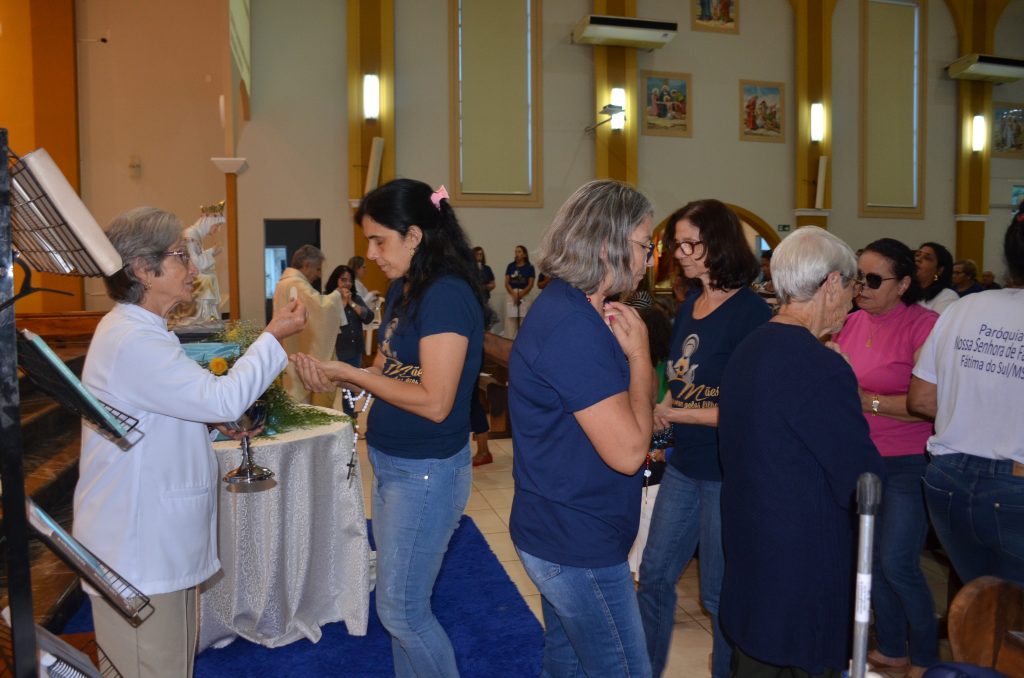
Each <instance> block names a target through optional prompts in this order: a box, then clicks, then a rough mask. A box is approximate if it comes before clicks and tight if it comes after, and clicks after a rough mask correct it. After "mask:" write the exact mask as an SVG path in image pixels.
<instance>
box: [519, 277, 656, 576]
mask: <svg viewBox="0 0 1024 678" xmlns="http://www.w3.org/2000/svg"><path fill="white" fill-rule="evenodd" d="M628 390H629V365H628V363H627V362H626V356H625V354H624V353H623V352H622V348H621V346H620V345H619V342H618V340H617V339H616V338H615V336H614V335H613V334H612V332H611V330H610V329H608V327H607V326H606V325H605V323H604V321H603V320H602V319H601V316H600V314H598V312H597V311H596V310H595V309H594V308H593V307H592V306H591V305H590V302H588V301H587V298H586V296H585V295H584V294H583V292H581V291H579V290H578V289H576V288H574V287H571V286H569V285H568V284H566V283H565V282H563V281H561V280H552V281H551V284H550V285H548V286H547V287H546V288H545V289H544V291H543V292H541V294H540V296H539V297H538V298H537V301H536V302H534V305H533V308H532V309H530V314H529V315H528V316H526V319H525V320H524V321H523V326H522V329H520V330H519V334H518V336H517V337H516V340H515V343H514V344H513V345H512V354H511V356H510V358H509V394H508V406H509V414H510V416H511V419H512V421H513V426H512V440H513V443H514V445H515V451H516V453H515V458H514V461H513V470H512V472H513V476H514V477H515V482H516V490H515V498H514V499H513V502H512V517H511V520H510V524H509V531H510V533H511V536H512V541H513V542H514V543H515V545H516V546H517V547H519V548H520V549H522V550H523V551H525V552H527V553H529V554H530V555H533V556H536V557H538V558H542V559H544V560H548V561H551V562H555V563H560V564H562V565H569V566H573V567H609V566H612V565H617V564H619V563H622V562H624V561H625V560H626V556H627V555H628V554H629V548H630V546H631V545H632V544H633V540H634V539H635V538H636V531H637V527H638V526H639V523H640V491H641V488H642V476H641V474H640V473H636V474H634V475H633V476H627V475H623V474H621V473H619V472H617V471H614V470H612V469H611V468H610V467H609V466H608V465H607V464H605V463H604V461H603V460H602V459H601V457H600V456H599V455H598V453H597V450H596V449H594V445H593V444H592V443H591V442H590V439H589V438H587V435H586V433H584V432H583V428H582V427H581V426H580V425H579V423H578V422H577V421H576V417H575V416H574V415H573V413H574V412H578V411H580V410H583V409H586V408H588V407H590V406H591V405H594V404H596V403H599V402H601V401H602V400H604V399H605V398H608V397H610V396H613V395H615V394H617V393H624V392H626V391H628Z"/></svg>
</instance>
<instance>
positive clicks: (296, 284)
mask: <svg viewBox="0 0 1024 678" xmlns="http://www.w3.org/2000/svg"><path fill="white" fill-rule="evenodd" d="M324 258H325V257H324V254H323V252H321V251H320V249H319V248H317V247H314V246H313V245H303V246H302V247H300V248H299V249H297V250H296V251H295V254H293V255H292V265H291V266H290V267H288V268H286V269H284V272H283V273H282V274H281V279H280V280H279V281H278V283H277V287H276V288H275V289H274V312H275V313H276V312H277V310H278V309H280V308H283V307H285V306H287V305H288V302H289V301H290V300H291V299H292V298H293V295H294V296H297V298H298V299H299V301H301V302H302V304H303V305H304V306H305V307H306V309H307V311H308V313H309V318H308V320H307V322H306V329H304V330H303V331H302V332H300V333H298V334H295V335H292V336H291V337H288V338H287V339H286V340H284V341H282V342H281V343H282V344H283V346H284V350H285V351H287V352H288V354H289V355H291V354H293V353H305V354H307V355H311V356H315V357H316V358H317V359H318V360H321V361H326V360H334V340H335V338H336V337H337V335H338V327H339V326H340V325H341V318H342V314H343V313H344V303H343V302H342V299H341V294H339V293H338V291H337V290H335V291H333V292H331V293H330V294H320V292H319V291H317V289H316V288H314V287H313V285H312V282H313V281H314V280H319V279H320V277H321V275H322V274H323V266H324ZM284 389H285V391H287V392H288V395H290V396H291V397H292V398H294V399H295V401H296V402H300V403H312V404H313V405H322V406H323V407H331V405H332V404H333V403H334V395H335V394H334V393H315V394H311V393H310V392H309V391H307V390H306V387H305V386H303V385H302V380H301V379H299V378H298V376H297V375H296V374H295V368H294V366H293V363H288V367H287V369H286V370H285V373H284ZM311 395H312V398H311Z"/></svg>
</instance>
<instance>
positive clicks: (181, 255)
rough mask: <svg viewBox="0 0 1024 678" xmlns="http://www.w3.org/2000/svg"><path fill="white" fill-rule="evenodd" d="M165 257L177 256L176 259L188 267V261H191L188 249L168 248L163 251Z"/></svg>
mask: <svg viewBox="0 0 1024 678" xmlns="http://www.w3.org/2000/svg"><path fill="white" fill-rule="evenodd" d="M164 256H165V257H178V261H180V262H181V264H182V266H185V267H186V268H188V265H189V263H190V262H191V261H192V260H191V259H190V258H189V256H188V250H168V251H166V252H164Z"/></svg>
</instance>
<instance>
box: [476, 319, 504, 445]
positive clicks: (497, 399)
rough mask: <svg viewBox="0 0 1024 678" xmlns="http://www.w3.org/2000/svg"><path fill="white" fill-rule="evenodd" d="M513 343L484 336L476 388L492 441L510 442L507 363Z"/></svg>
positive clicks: (488, 333)
mask: <svg viewBox="0 0 1024 678" xmlns="http://www.w3.org/2000/svg"><path fill="white" fill-rule="evenodd" d="M511 353H512V340H511V339H506V338H505V337H502V336H500V335H498V334H492V333H490V332H485V333H484V364H483V367H482V368H481V369H480V372H481V374H480V378H479V380H478V381H477V387H478V388H479V389H480V391H481V393H480V395H481V399H482V400H483V405H484V411H485V412H487V419H488V422H489V424H490V427H491V433H490V435H491V438H510V437H511V436H512V423H511V421H510V420H509V416H508V359H509V356H510V355H511Z"/></svg>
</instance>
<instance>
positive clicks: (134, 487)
mask: <svg viewBox="0 0 1024 678" xmlns="http://www.w3.org/2000/svg"><path fill="white" fill-rule="evenodd" d="M106 233H107V237H108V238H109V239H110V242H111V244H112V245H113V246H114V249H116V250H117V252H118V254H119V255H120V256H121V259H122V260H123V261H124V268H122V269H121V270H120V271H118V272H117V273H115V274H114V275H112V276H110V277H108V278H106V279H105V280H104V282H105V283H106V287H107V294H108V295H109V296H110V298H111V299H112V300H114V301H115V302H116V303H115V305H114V308H113V309H111V311H110V312H109V313H107V314H106V315H105V316H103V319H102V320H100V322H99V325H97V327H96V333H95V334H94V335H93V339H92V343H91V344H90V345H89V353H88V354H87V355H86V358H85V367H84V369H83V371H82V383H83V384H85V386H86V388H88V389H89V391H90V392H92V393H93V394H95V395H96V396H97V397H98V398H100V399H102V400H103V402H105V403H108V404H109V405H110V406H112V407H116V408H117V409H118V410H120V411H122V412H124V413H125V414H128V415H130V416H132V417H135V418H136V419H138V420H139V428H140V429H141V430H142V431H144V432H145V434H146V435H145V436H143V437H142V438H141V439H140V440H139V441H138V442H137V443H135V445H133V446H132V447H131V449H129V450H127V451H126V450H123V449H121V448H120V447H119V446H117V445H116V444H115V443H113V442H111V441H110V440H108V439H107V438H106V437H104V436H103V435H101V434H100V433H99V432H97V431H96V429H94V428H93V427H92V426H86V425H83V426H82V453H81V459H80V461H79V477H78V483H77V485H76V486H75V493H74V526H73V529H72V532H73V533H74V535H75V538H77V539H78V540H79V541H80V542H82V544H83V545H84V546H85V547H86V548H88V549H89V550H91V551H92V552H93V553H95V554H96V555H97V556H98V557H99V558H101V559H102V560H103V562H105V563H106V564H107V565H109V566H110V567H111V568H113V569H114V570H116V571H117V572H118V573H120V574H121V575H122V576H123V577H125V578H126V579H127V580H128V581H130V582H131V583H132V584H133V585H134V586H135V587H136V588H138V589H139V590H140V591H141V592H142V593H144V594H145V595H147V596H148V597H149V601H150V604H151V605H152V606H153V613H152V615H151V616H150V617H149V618H148V619H147V620H146V623H145V624H142V625H141V626H138V627H134V626H132V625H131V624H130V623H128V622H127V621H126V620H125V619H124V617H122V616H121V614H120V613H119V612H117V611H116V610H115V608H114V607H112V606H111V605H110V604H109V603H107V602H106V600H105V599H104V598H103V597H102V596H100V595H99V594H98V593H97V592H95V591H92V590H90V588H89V587H85V588H86V592H87V593H88V594H89V597H90V599H91V601H92V615H93V623H94V625H95V629H96V639H97V642H99V643H100V644H101V645H102V647H103V651H104V652H105V653H106V654H107V656H108V657H109V658H110V659H111V661H112V662H113V663H114V664H115V665H116V666H117V668H118V670H119V671H120V675H122V676H125V677H126V678H133V677H135V676H147V677H152V676H176V677H184V676H191V675H192V663H193V659H194V655H195V649H196V638H197V635H198V627H197V625H196V620H197V619H198V609H197V601H198V596H199V594H198V586H199V585H200V584H202V583H203V582H204V581H206V580H207V579H209V578H210V577H211V576H213V575H214V574H216V573H217V572H218V571H219V570H220V561H219V560H218V559H217V492H218V485H219V484H220V471H219V466H218V464H217V459H216V457H215V456H214V453H213V447H212V445H211V443H210V435H209V431H208V429H207V425H206V424H205V423H203V422H211V423H212V422H227V421H234V420H236V419H238V418H239V417H240V416H241V415H242V413H243V412H245V410H246V409H247V408H248V407H249V406H250V405H251V404H252V403H253V402H254V401H255V400H256V399H257V398H259V397H260V394H262V393H263V392H264V391H265V390H266V389H267V387H268V386H270V384H271V383H272V382H273V381H274V379H275V378H276V377H277V375H278V374H280V373H281V370H282V369H284V366H285V364H286V363H287V362H288V356H287V354H286V353H285V350H284V348H283V347H282V344H281V342H282V340H283V339H285V338H286V337H288V336H290V335H292V334H294V333H296V332H299V331H301V330H302V328H303V326H304V324H305V317H306V316H305V309H304V308H303V306H302V302H301V301H298V300H295V301H291V302H290V303H288V304H287V305H286V306H284V307H283V308H280V309H278V310H277V311H276V312H275V313H274V316H273V318H272V319H271V321H270V324H269V325H267V328H266V330H265V331H264V332H263V334H261V335H260V336H259V338H257V339H256V341H254V342H253V344H252V346H250V347H249V349H248V350H247V351H246V352H245V354H244V355H242V356H241V357H239V358H238V360H237V361H235V363H234V365H233V366H232V368H231V370H230V371H229V372H228V373H227V374H225V375H224V376H221V377H217V376H214V375H213V373H212V372H210V371H209V370H207V369H205V368H203V367H201V366H200V365H199V364H198V363H196V362H195V361H193V360H192V359H190V358H189V357H188V356H187V355H186V354H185V352H184V351H183V350H182V348H181V345H180V344H179V343H178V338H177V336H176V335H175V334H174V333H173V332H168V331H167V323H166V318H167V315H168V314H169V313H170V312H171V310H172V309H173V308H174V307H175V306H177V305H178V304H179V303H181V302H187V301H189V300H191V299H192V283H193V280H194V279H195V275H196V268H195V266H194V265H193V264H192V263H191V261H190V260H189V257H188V250H187V249H186V244H185V238H184V237H183V235H182V225H181V222H180V221H179V220H178V218H177V217H175V216H174V215H173V214H170V213H168V212H164V211H162V210H158V209H154V208H152V207H139V208H136V209H133V210H129V211H127V212H125V213H123V214H121V215H119V216H118V217H116V218H115V219H114V220H113V221H112V222H111V224H110V226H108V227H107V230H106ZM220 428H221V430H222V432H224V433H227V429H225V428H223V427H220ZM253 433H255V432H253ZM250 435H251V434H250ZM233 437H238V438H240V437H241V436H240V435H237V436H233Z"/></svg>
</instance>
